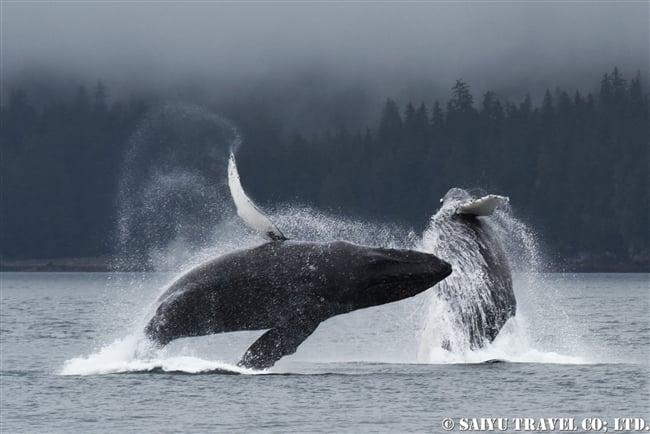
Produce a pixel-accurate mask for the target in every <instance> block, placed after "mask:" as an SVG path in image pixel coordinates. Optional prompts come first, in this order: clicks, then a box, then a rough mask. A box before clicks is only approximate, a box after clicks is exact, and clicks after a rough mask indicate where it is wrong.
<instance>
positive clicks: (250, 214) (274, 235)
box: [228, 152, 287, 241]
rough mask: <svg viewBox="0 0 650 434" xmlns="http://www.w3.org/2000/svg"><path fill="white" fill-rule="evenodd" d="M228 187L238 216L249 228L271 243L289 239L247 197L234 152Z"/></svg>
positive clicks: (230, 165)
mask: <svg viewBox="0 0 650 434" xmlns="http://www.w3.org/2000/svg"><path fill="white" fill-rule="evenodd" d="M228 187H230V195H231V196H232V199H233V201H234V202H235V206H236V207H237V214H238V215H239V217H241V218H242V220H244V222H246V224H247V225H248V226H250V227H251V228H252V229H254V230H255V231H257V232H259V233H260V234H261V235H262V236H263V237H265V238H267V239H269V240H271V241H283V240H286V239H287V238H286V237H285V236H284V234H283V233H282V232H280V229H278V228H277V227H276V226H275V225H274V224H273V223H271V220H269V219H268V218H267V217H266V216H265V215H264V214H262V212H261V211H260V210H259V209H257V207H256V206H255V204H254V203H253V201H252V200H250V199H249V197H248V196H246V192H245V191H244V189H243V188H242V186H241V181H240V180H239V172H238V171H237V163H236V162H235V154H233V153H232V152H231V153H230V161H228Z"/></svg>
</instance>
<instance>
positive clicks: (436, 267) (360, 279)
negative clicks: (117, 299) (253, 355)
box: [146, 241, 451, 344]
mask: <svg viewBox="0 0 650 434" xmlns="http://www.w3.org/2000/svg"><path fill="white" fill-rule="evenodd" d="M450 272H451V267H450V266H449V264H448V263H446V262H445V261H442V260H440V259H438V258H437V257H435V256H434V255H431V254H426V253H421V252H415V251H408V250H392V249H379V248H372V247H365V246H358V245H355V244H350V243H346V242H332V243H308V242H290V241H283V242H279V241H278V242H269V243H266V244H263V245H261V246H259V247H256V248H252V249H247V250H242V251H238V252H234V253H230V254H227V255H224V256H221V257H219V258H216V259H214V260H212V261H209V262H207V263H205V264H202V265H200V266H198V267H196V268H194V269H192V270H191V271H190V272H188V273H187V274H185V275H184V276H182V277H181V278H179V279H178V280H177V281H176V282H174V283H173V284H172V285H171V286H170V288H169V289H168V290H167V291H166V292H165V293H164V294H163V295H162V296H161V297H160V299H159V306H158V308H157V310H156V313H155V314H154V316H153V318H152V319H151V321H150V322H149V324H148V325H147V327H146V334H147V335H148V336H149V337H150V338H151V339H153V340H154V341H156V342H158V343H160V344H166V343H168V342H170V341H172V340H174V339H177V338H180V337H189V336H202V335H207V334H214V333H222V332H230V331H238V330H262V329H270V328H273V327H280V326H282V325H283V324H286V323H289V322H295V320H296V318H300V320H301V321H308V322H310V323H313V322H316V323H318V322H321V321H323V320H325V319H327V318H329V317H331V316H334V315H338V314H342V313H347V312H351V311H353V310H356V309H362V308H366V307H370V306H376V305H380V304H384V303H389V302H392V301H397V300H400V299H402V298H406V297H410V296H412V295H415V294H417V293H419V292H422V291H424V290H426V289H427V288H430V287H432V286H433V285H435V284H436V283H437V282H439V281H440V280H442V279H444V278H445V277H446V276H447V275H449V273H450Z"/></svg>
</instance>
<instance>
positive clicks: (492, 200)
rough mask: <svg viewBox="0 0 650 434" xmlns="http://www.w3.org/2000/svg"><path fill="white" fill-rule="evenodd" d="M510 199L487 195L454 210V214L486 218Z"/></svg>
mask: <svg viewBox="0 0 650 434" xmlns="http://www.w3.org/2000/svg"><path fill="white" fill-rule="evenodd" d="M509 201H510V198H508V197H506V196H499V195H496V194H489V195H487V196H483V197H481V198H479V199H475V200H473V201H471V202H468V203H464V204H462V205H460V206H458V208H456V214H461V215H474V216H488V215H492V213H493V212H494V210H495V209H496V208H497V207H498V206H499V205H501V204H504V203H508V202H509Z"/></svg>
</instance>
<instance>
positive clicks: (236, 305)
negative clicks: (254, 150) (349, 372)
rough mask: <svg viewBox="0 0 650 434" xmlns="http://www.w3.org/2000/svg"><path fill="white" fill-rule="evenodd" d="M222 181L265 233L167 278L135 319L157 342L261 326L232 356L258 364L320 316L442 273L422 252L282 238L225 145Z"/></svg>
mask: <svg viewBox="0 0 650 434" xmlns="http://www.w3.org/2000/svg"><path fill="white" fill-rule="evenodd" d="M228 184H229V187H230V191H231V195H232V198H233V201H234V202H235V205H236V207H237V213H238V214H239V216H240V217H241V218H242V219H243V220H244V222H245V223H247V224H248V226H250V227H251V228H252V229H254V230H256V231H257V232H258V233H260V234H261V235H262V236H263V237H264V238H266V239H267V240H268V241H267V242H266V243H264V244H262V245H260V246H257V247H254V248H251V249H245V250H239V251H235V252H232V253H229V254H226V255H223V256H220V257H217V258H215V259H213V260H210V261H208V262H206V263H204V264H202V265H199V266H197V267H196V268H194V269H192V270H190V271H189V272H188V273H186V274H185V275H183V276H181V277H180V278H179V279H178V280H176V281H175V282H174V283H172V284H171V286H170V287H169V288H168V289H167V290H166V291H165V292H164V293H163V294H162V296H161V297H160V298H159V300H158V302H159V304H158V307H157V309H156V312H155V314H154V315H153V317H152V318H151V320H150V321H149V323H148V324H147V326H146V327H145V334H146V336H147V337H148V338H149V339H151V340H152V341H153V342H155V343H156V344H158V345H160V346H162V345H166V344H167V343H169V342H171V341H173V340H175V339H178V338H182V337H191V336H203V335H209V334H215V333H224V332H232V331H239V330H267V331H266V332H265V333H264V334H263V335H262V336H261V337H260V338H259V339H257V340H256V341H255V342H254V343H253V344H252V345H251V346H250V347H249V348H248V349H247V350H246V352H245V353H244V355H243V357H242V358H241V360H240V361H239V363H238V364H239V365H240V366H244V367H248V368H254V369H265V368H269V367H271V366H273V364H275V362H276V361H278V360H279V359H280V358H282V357H283V356H285V355H288V354H292V353H294V352H295V351H296V349H297V348H298V346H299V345H300V344H301V343H302V342H303V341H304V340H305V339H307V337H309V335H311V334H312V333H313V332H314V330H316V328H317V327H318V325H319V324H320V323H321V322H322V321H325V320H326V319H328V318H331V317H333V316H336V315H341V314H345V313H349V312H352V311H354V310H358V309H364V308H368V307H372V306H379V305H382V304H386V303H392V302H395V301H399V300H402V299H405V298H408V297H413V296H415V295H417V294H419V293H421V292H423V291H425V290H427V289H429V288H431V287H433V286H434V285H435V284H436V283H438V282H440V281H441V280H443V279H445V278H446V277H447V276H448V275H449V274H451V266H450V265H449V263H447V262H445V261H443V260H442V259H439V258H438V257H437V256H435V255H433V254H429V253H424V252H419V251H414V250H404V249H387V248H377V247H369V246H360V245H356V244H352V243H348V242H344V241H333V242H324V243H314V242H304V241H303V242H301V241H290V240H288V239H287V238H286V237H285V236H284V234H283V233H282V232H281V231H280V230H279V229H278V228H277V227H276V226H275V225H274V224H273V223H272V222H271V221H270V220H269V219H268V218H267V217H266V216H265V215H264V214H262V212H260V210H259V209H258V208H257V207H256V206H255V205H254V204H253V202H252V201H251V200H250V198H248V196H247V195H246V193H245V192H244V190H243V188H242V186H241V183H240V179H239V174H238V172H237V166H236V162H235V157H234V154H232V153H231V156H230V161H229V167H228Z"/></svg>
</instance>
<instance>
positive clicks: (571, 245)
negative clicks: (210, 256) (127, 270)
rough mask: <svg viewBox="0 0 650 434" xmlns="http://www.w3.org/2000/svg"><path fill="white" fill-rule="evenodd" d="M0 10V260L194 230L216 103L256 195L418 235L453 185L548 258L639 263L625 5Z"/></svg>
mask: <svg viewBox="0 0 650 434" xmlns="http://www.w3.org/2000/svg"><path fill="white" fill-rule="evenodd" d="M0 15H1V20H0V21H1V23H0V24H1V30H0V37H1V38H0V39H1V41H0V49H1V52H0V74H1V76H0V145H1V148H0V151H1V153H2V158H1V159H0V180H1V181H2V182H1V183H0V197H1V200H2V208H1V209H0V256H1V258H0V259H1V261H0V266H2V264H4V263H6V261H14V260H23V261H25V260H29V259H34V258H61V257H84V258H96V257H107V256H111V255H115V254H116V253H128V254H131V253H133V252H134V251H140V252H144V253H147V252H150V251H151V250H152V245H155V246H158V247H160V246H162V247H161V248H162V249H163V250H164V247H165V246H167V245H168V243H171V242H172V241H173V240H175V239H179V238H183V239H185V240H193V241H192V242H188V245H190V247H189V248H190V249H192V248H196V243H194V241H195V240H203V242H207V241H205V240H206V236H205V233H206V232H209V231H212V230H214V228H215V227H217V223H218V219H217V218H216V214H218V213H217V212H215V209H217V208H219V207H220V206H222V205H223V204H226V203H227V204H230V199H229V198H228V196H227V194H225V195H223V194H221V193H223V192H224V191H226V190H225V183H224V180H223V176H222V175H223V171H224V169H225V163H224V162H223V161H221V160H222V159H223V158H224V157H225V155H226V154H225V153H226V150H225V148H224V147H222V148H219V146H218V145H219V144H221V145H223V144H224V143H226V142H227V139H226V138H225V135H227V134H228V132H227V131H225V130H224V125H223V123H222V122H221V121H220V120H219V116H225V117H227V118H228V119H230V120H232V121H234V122H235V123H236V124H237V126H238V127H239V128H240V130H241V132H242V133H243V137H244V145H243V146H242V147H241V149H240V151H239V154H238V162H239V167H240V171H241V173H242V179H243V183H244V186H245V187H246V189H247V191H248V192H249V193H250V194H251V196H252V197H253V198H254V199H255V200H256V201H257V202H258V203H260V204H261V205H262V206H265V207H267V209H277V207H280V206H283V205H281V204H287V203H289V204H292V205H296V204H307V205H308V206H310V207H313V208H315V209H317V210H326V211H328V212H332V213H335V214H337V215H345V216H352V217H356V218H358V219H360V220H361V221H364V222H367V221H369V220H380V221H383V222H390V223H391V224H392V223H397V224H399V225H401V227H403V228H405V229H407V230H408V229H413V230H414V232H415V233H420V232H421V230H422V229H423V228H424V227H425V226H426V225H427V222H428V218H429V217H430V216H431V215H432V213H433V212H434V211H435V208H436V206H437V204H438V200H439V198H440V197H441V196H442V195H444V193H445V192H446V191H447V189H449V188H450V187H454V186H462V187H467V188H477V189H482V190H483V191H489V192H494V193H501V194H506V195H509V196H510V197H511V199H512V204H513V208H514V210H515V212H516V214H517V216H519V217H521V218H522V219H524V220H525V221H526V222H527V223H529V224H530V225H531V226H532V227H533V228H534V229H535V230H537V231H538V232H539V234H540V237H539V238H540V239H541V241H542V242H543V243H544V244H546V245H548V247H549V249H548V250H549V252H551V256H553V257H554V258H553V259H554V260H555V262H557V263H558V264H561V265H560V266H558V268H557V269H581V270H600V271H631V270H637V271H638V270H646V271H647V270H650V233H649V231H650V228H649V227H648V225H647V222H648V221H649V219H650V197H649V196H650V184H649V181H650V175H649V173H650V167H649V164H650V156H649V155H648V152H649V146H648V143H649V141H650V138H649V130H650V114H649V112H650V109H649V107H650V102H649V94H648V91H647V89H648V71H649V56H650V54H649V51H650V50H649V44H650V42H649V41H650V35H649V22H650V3H648V2H644V1H639V2H625V1H617V2H596V1H593V2H585V1H580V2H578V1H576V2H559V1H546V2H532V1H531V2H487V1H485V2H478V1H477V2H376V3H373V2H345V3H344V2H314V3H307V2H180V1H179V2H153V1H152V2H144V1H142V2H130V1H104V2H100V1H97V2H93V1H87V2H76V1H67V2H66V1H62V2H56V1H49V2H36V1H33V2H31V1H23V2H10V1H9V2H8V1H2V2H1V3H0ZM459 79H462V81H458V82H457V80H459ZM488 91H490V92H493V93H488ZM409 103H412V104H409ZM224 134H225V135H224ZM226 145H227V144H226ZM220 159H221V160H220ZM220 189H221V190H223V191H221V190H220ZM219 192H221V193H219ZM226 193H227V192H226ZM219 195H221V196H219ZM217 196H219V198H217ZM222 196H223V197H225V199H224V198H223V197H222ZM125 198H130V201H129V200H126V199H125ZM143 203H149V205H148V207H147V206H144V205H143ZM136 217H137V218H136ZM134 220H137V224H136V223H132V224H133V225H134V226H133V227H135V228H137V231H135V232H133V231H124V230H122V229H119V228H120V225H122V226H124V222H125V221H131V222H133V221H134ZM120 231H121V232H120ZM183 231H184V232H183ZM119 233H121V234H122V235H119ZM116 239H123V240H124V239H128V240H132V241H133V243H132V244H129V245H128V246H127V245H124V244H122V248H120V247H119V246H120V243H119V242H117V241H116ZM197 242H198V241H197ZM193 243H194V244H193ZM134 246H138V247H137V248H136V247H134ZM120 249H121V251H120ZM145 256H146V255H145ZM127 262H128V261H127ZM134 262H137V261H134ZM562 264H564V265H562ZM567 264H568V265H567Z"/></svg>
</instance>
